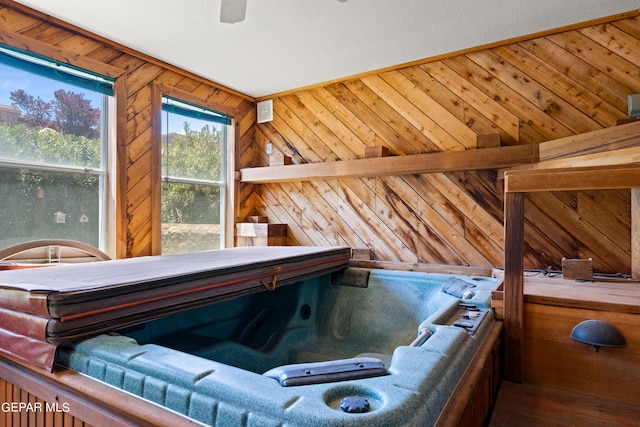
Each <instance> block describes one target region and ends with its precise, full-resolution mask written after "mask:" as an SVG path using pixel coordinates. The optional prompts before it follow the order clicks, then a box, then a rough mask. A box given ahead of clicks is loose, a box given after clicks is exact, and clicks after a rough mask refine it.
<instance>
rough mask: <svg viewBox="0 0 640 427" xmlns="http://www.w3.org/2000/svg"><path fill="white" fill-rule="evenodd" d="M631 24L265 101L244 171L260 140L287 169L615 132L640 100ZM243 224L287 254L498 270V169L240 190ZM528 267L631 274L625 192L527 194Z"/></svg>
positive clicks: (261, 160) (635, 31)
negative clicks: (272, 227) (273, 238)
mask: <svg viewBox="0 0 640 427" xmlns="http://www.w3.org/2000/svg"><path fill="white" fill-rule="evenodd" d="M639 64H640V20H639V19H638V18H637V17H631V18H627V19H621V20H618V21H614V22H610V23H605V24H599V25H594V26H587V27H584V28H576V29H571V30H567V31H564V32H559V33H550V34H547V35H544V36H539V37H537V38H533V39H528V40H519V41H516V42H513V43H511V44H505V45H502V46H498V47H494V48H487V49H484V50H479V51H473V52H468V53H466V54H460V55H457V56H452V57H448V58H443V59H440V60H433V61H430V62H425V63H422V64H417V65H414V66H408V67H406V68H401V69H397V70H393V71H387V72H382V73H379V74H375V75H367V76H364V77H362V78H357V79H353V80H349V81H343V82H338V83H333V84H328V85H325V86H318V87H313V88H310V89H308V90H301V91H298V92H295V93H290V94H283V95H282V96H279V97H276V98H274V100H273V102H274V120H273V121H272V122H270V123H265V124H260V125H257V127H256V140H255V142H256V143H255V145H253V146H251V147H245V150H244V151H243V162H241V166H249V165H250V166H266V165H267V164H268V157H267V155H266V144H267V143H271V144H273V149H274V152H278V151H280V152H281V153H283V154H285V155H287V156H291V157H292V159H293V163H310V162H326V161H335V160H346V159H355V158H362V157H363V156H364V150H365V148H366V147H371V146H380V145H382V146H386V147H388V148H389V151H390V153H391V154H392V155H404V154H417V153H430V152H437V151H459V150H468V149H474V148H475V144H476V135H477V134H495V133H499V134H500V136H501V139H502V143H503V145H517V144H533V143H541V142H544V141H549V140H554V139H558V138H562V137H567V136H571V135H576V134H582V133H585V132H590V131H594V130H598V129H602V128H605V127H610V126H614V125H615V124H616V121H617V120H619V119H623V118H626V116H627V94H630V93H638V92H640V67H639ZM241 198H242V200H241V206H242V207H243V208H242V209H241V211H240V212H239V213H240V217H241V218H242V217H244V216H246V215H250V214H261V215H267V216H268V217H269V219H270V221H271V222H281V223H287V224H289V239H290V243H291V244H299V245H342V244H344V245H349V246H352V247H356V248H369V249H371V251H372V252H373V253H374V254H375V256H376V257H377V258H379V259H384V260H398V261H404V262H427V263H442V264H463V265H467V264H468V265H480V266H486V265H490V266H502V264H503V249H504V236H503V233H504V231H503V199H504V198H503V182H502V180H501V179H500V174H499V171H496V170H485V171H471V172H456V173H434V174H424V175H409V176H384V177H374V178H347V179H331V180H311V181H302V182H284V183H269V184H261V185H245V186H243V190H242V192H241ZM525 212H526V224H525V246H526V248H525V268H532V269H547V268H548V267H551V268H552V269H559V268H560V263H561V259H562V258H563V257H569V258H574V257H578V258H588V257H591V258H593V263H594V270H595V271H598V272H603V273H623V274H628V273H629V265H630V232H629V230H630V222H631V218H630V192H629V190H607V191H574V192H558V193H554V192H546V193H536V194H527V196H526V209H525Z"/></svg>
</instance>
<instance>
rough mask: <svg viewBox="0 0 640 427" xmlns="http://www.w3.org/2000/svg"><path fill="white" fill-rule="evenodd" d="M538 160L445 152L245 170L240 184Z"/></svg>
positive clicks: (513, 150) (533, 151)
mask: <svg viewBox="0 0 640 427" xmlns="http://www.w3.org/2000/svg"><path fill="white" fill-rule="evenodd" d="M538 160H539V155H538V145H537V144H528V145H517V146H509V147H495V148H485V149H482V150H466V151H446V152H438V153H427V154H413V155H406V156H393V157H377V158H368V159H353V160H342V161H336V162H323V163H305V164H296V165H287V166H272V167H258V168H245V169H241V170H240V173H241V175H240V177H241V178H240V180H241V181H242V182H252V183H269V182H284V181H308V180H314V179H333V178H353V177H367V176H384V175H414V174H423V173H435V172H453V171H469V170H480V169H499V168H504V167H510V166H515V165H519V164H529V163H535V162H537V161H538Z"/></svg>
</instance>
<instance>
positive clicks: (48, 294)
mask: <svg viewBox="0 0 640 427" xmlns="http://www.w3.org/2000/svg"><path fill="white" fill-rule="evenodd" d="M349 256H350V248H348V247H307V246H270V247H243V248H229V249H222V250H216V251H205V252H195V253H187V254H178V255H162V256H150V257H139V258H127V259H120V260H112V261H102V262H98V263H90V264H76V265H65V266H59V267H56V268H47V269H32V270H15V271H4V272H1V273H0V351H1V352H3V353H5V354H10V355H12V356H15V357H18V358H20V359H22V360H25V361H28V362H30V363H33V364H35V365H37V366H41V367H46V368H48V369H52V368H53V362H54V358H55V351H56V347H57V345H59V344H64V343H67V342H71V341H74V340H77V339H80V338H85V337H88V336H91V335H96V334H98V333H102V332H106V331H110V330H114V329H118V328H122V327H125V326H129V325H133V324H136V323H140V322H144V321H147V320H151V319H154V318H157V317H161V316H164V315H167V314H171V313H176V312H179V311H183V310H187V309H190V308H195V307H199V306H203V305H207V304H211V303H213V302H216V301H219V300H223V299H230V298H234V297H237V296H240V295H245V294H247V293H251V292H256V291H259V290H265V289H268V290H272V289H273V288H275V287H276V286H282V285H286V284H290V283H295V282H298V281H300V280H304V279H306V278H310V277H315V276H319V275H322V274H325V273H328V272H331V271H336V270H340V269H343V268H345V267H347V266H348V262H349Z"/></svg>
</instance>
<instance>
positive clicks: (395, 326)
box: [121, 269, 496, 373]
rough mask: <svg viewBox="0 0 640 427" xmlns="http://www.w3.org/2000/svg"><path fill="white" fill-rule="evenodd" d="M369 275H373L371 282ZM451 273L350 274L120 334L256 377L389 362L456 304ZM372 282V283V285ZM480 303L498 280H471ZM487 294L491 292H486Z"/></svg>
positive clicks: (326, 276) (310, 281) (263, 293)
mask: <svg viewBox="0 0 640 427" xmlns="http://www.w3.org/2000/svg"><path fill="white" fill-rule="evenodd" d="M367 276H368V277H367ZM450 277H451V276H449V275H442V274H426V273H413V272H404V273H403V272H389V271H385V270H372V271H368V270H362V271H357V270H354V269H350V272H349V275H348V276H347V277H344V275H340V274H334V275H333V276H332V275H325V276H321V277H319V278H314V279H310V280H306V281H303V282H301V283H298V284H295V285H291V286H284V287H281V288H277V289H276V290H275V291H273V292H261V293H256V294H252V295H248V296H245V297H243V298H238V299H234V300H230V301H226V302H222V303H218V304H215V305H212V306H208V307H203V308H200V309H197V310H192V311H188V312H184V313H179V314H176V315H173V316H169V317H165V318H162V319H159V320H156V321H152V322H148V323H146V324H145V325H142V326H140V327H136V328H132V329H129V330H125V331H122V332H121V333H122V334H124V335H127V336H130V337H132V338H134V339H135V340H136V341H137V342H138V343H140V344H148V343H154V344H159V345H162V346H164V347H169V348H173V349H176V350H180V351H184V352H186V353H190V354H193V355H197V356H200V357H204V358H206V359H210V360H215V361H218V362H221V363H225V364H228V365H231V366H235V367H239V368H242V369H246V370H249V371H252V372H256V373H262V372H265V371H267V370H268V369H271V368H272V367H275V366H279V365H285V364H292V363H306V362H316V361H325V360H333V359H342V358H348V357H354V356H356V355H362V354H367V355H368V354H375V355H376V356H377V357H379V358H382V359H383V360H384V361H386V362H387V363H388V362H389V361H390V358H391V355H392V353H393V351H394V349H395V348H396V347H398V346H402V345H409V344H410V343H411V342H412V341H414V339H415V338H416V336H417V334H418V333H419V329H420V327H419V326H420V324H421V322H423V321H425V320H426V319H428V318H429V317H430V316H431V315H433V314H434V313H436V312H437V311H438V309H440V308H442V307H443V306H445V307H446V308H448V309H451V308H452V307H453V306H451V302H456V301H457V300H458V299H457V298H455V297H454V296H452V295H450V294H447V293H445V292H443V291H442V287H443V285H444V284H445V283H446V282H447V280H449V279H450ZM367 279H368V280H367ZM463 280H465V282H467V283H469V284H470V285H473V286H474V288H473V289H475V293H474V296H475V294H478V295H477V298H474V301H478V299H479V298H482V295H483V294H484V293H485V292H486V289H490V288H491V284H494V283H496V281H495V280H494V279H490V278H486V277H479V276H477V277H466V278H465V279H463ZM485 296H486V295H485Z"/></svg>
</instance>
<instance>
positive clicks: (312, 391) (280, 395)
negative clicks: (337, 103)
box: [57, 270, 500, 427]
mask: <svg viewBox="0 0 640 427" xmlns="http://www.w3.org/2000/svg"><path fill="white" fill-rule="evenodd" d="M367 274H368V282H367V286H366V287H353V286H341V285H335V284H331V275H329V274H328V275H324V276H321V277H317V278H313V279H308V280H305V281H302V282H300V283H298V284H295V285H289V286H285V287H282V288H279V289H276V290H275V291H274V292H262V293H257V294H252V295H247V296H244V297H241V298H237V299H233V300H229V301H225V302H220V303H217V304H214V305H211V306H208V307H202V308H198V309H196V310H191V311H187V312H183V313H179V314H175V315H172V316H168V317H165V318H161V319H158V320H154V321H151V322H148V323H146V324H144V325H142V326H139V327H137V328H130V329H128V330H123V331H119V333H118V334H109V335H106V334H105V335H99V336H97V337H93V338H90V339H86V340H84V341H81V342H78V343H75V344H71V345H67V346H64V347H61V348H60V349H59V353H58V359H57V361H58V363H60V364H61V365H64V366H67V367H69V368H71V369H73V370H76V371H79V372H82V373H85V374H87V375H89V376H92V377H94V378H97V379H99V380H101V381H104V382H106V383H108V384H111V385H113V386H115V387H118V388H121V389H124V390H126V391H128V392H130V393H133V394H135V395H138V396H141V397H143V398H145V399H148V400H150V401H153V402H155V403H158V404H160V405H163V406H165V407H167V408H170V409H172V410H174V411H177V412H179V413H182V414H184V415H187V416H189V417H191V418H193V419H195V420H198V421H200V422H202V423H204V424H207V425H212V426H234V427H235V426H335V425H340V426H362V425H367V426H381V427H382V426H384V427H389V426H411V425H414V426H425V425H432V424H433V423H434V422H435V420H436V419H437V417H438V415H439V414H440V412H441V410H442V408H443V407H444V405H445V404H446V402H447V400H448V399H449V396H450V395H451V393H452V391H453V390H454V388H455V386H456V384H457V383H458V381H459V380H460V378H461V377H462V375H463V373H464V371H465V370H466V368H467V366H468V365H469V362H470V361H471V359H472V357H473V355H474V353H475V352H476V350H477V349H478V347H479V345H480V344H481V342H482V340H483V339H484V337H485V335H486V333H487V331H488V330H489V328H490V327H491V325H492V324H493V322H494V321H495V319H494V317H493V313H492V311H491V310H490V309H489V304H490V298H491V291H492V290H494V289H495V288H496V287H497V286H498V285H499V283H500V282H499V281H498V280H497V279H492V278H488V277H469V276H460V279H462V280H464V281H467V282H468V283H470V284H472V285H473V286H474V287H473V288H472V289H471V291H472V293H473V296H472V298H470V299H465V300H461V299H459V298H457V297H455V296H452V295H450V294H448V293H445V292H443V291H442V287H443V284H444V283H445V282H446V281H447V280H448V279H449V278H450V277H451V276H449V275H443V274H434V273H418V272H405V271H390V270H370V271H367ZM467 296H469V295H467ZM460 302H464V303H470V304H472V305H475V306H476V307H478V308H479V309H481V310H485V309H486V310H488V312H487V314H486V316H485V317H484V319H483V320H482V321H481V322H480V324H479V326H478V327H477V329H476V330H475V332H474V333H473V334H470V333H469V332H468V331H467V330H466V329H465V328H463V327H459V326H454V325H453V323H454V322H455V321H456V320H457V319H459V318H460V316H461V314H463V313H465V309H464V308H462V307H460ZM421 331H428V332H427V334H426V336H427V337H426V340H424V341H422V342H419V343H417V345H414V346H410V345H409V344H410V343H412V342H413V341H414V340H415V339H416V337H417V336H418V335H419V334H420V333H421ZM414 344H415V343H414ZM358 356H360V357H373V358H376V359H379V360H380V361H382V362H383V363H384V364H385V366H386V368H387V371H388V375H383V376H376V377H373V378H364V379H352V380H347V381H339V382H327V383H321V384H311V385H301V386H294V387H283V386H281V385H280V383H279V382H278V381H277V380H276V379H274V378H271V377H268V376H265V375H262V373H264V372H266V371H268V370H270V369H272V368H274V367H277V366H280V365H287V364H297V363H309V362H318V361H327V360H335V359H344V358H352V357H358ZM350 396H356V397H361V398H364V399H366V401H367V402H368V403H369V410H368V411H367V412H365V413H347V412H345V411H343V410H341V409H340V402H341V401H342V400H343V399H344V398H345V397H350Z"/></svg>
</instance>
